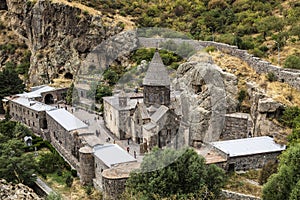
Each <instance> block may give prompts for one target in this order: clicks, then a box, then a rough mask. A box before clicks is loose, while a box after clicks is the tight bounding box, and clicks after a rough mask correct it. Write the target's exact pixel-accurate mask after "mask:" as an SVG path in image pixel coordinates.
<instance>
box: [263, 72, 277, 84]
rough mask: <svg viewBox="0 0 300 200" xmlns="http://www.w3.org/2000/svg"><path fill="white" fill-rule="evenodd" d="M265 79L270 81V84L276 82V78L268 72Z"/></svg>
mask: <svg viewBox="0 0 300 200" xmlns="http://www.w3.org/2000/svg"><path fill="white" fill-rule="evenodd" d="M266 78H267V79H268V81H270V82H274V81H277V76H276V75H275V74H274V73H273V72H269V73H268V74H267V75H266Z"/></svg>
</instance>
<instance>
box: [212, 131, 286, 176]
mask: <svg viewBox="0 0 300 200" xmlns="http://www.w3.org/2000/svg"><path fill="white" fill-rule="evenodd" d="M210 145H211V146H212V147H213V149H214V150H215V151H217V152H219V154H221V155H222V156H223V157H224V158H226V164H225V165H224V166H225V168H226V169H227V170H228V171H235V170H249V169H257V168H262V167H263V166H264V165H265V164H266V163H267V162H269V161H274V160H277V156H278V155H279V154H280V153H281V152H282V151H283V150H285V148H286V146H285V145H281V144H277V143H275V141H274V139H273V138H271V137H268V136H262V137H253V138H244V139H237V140H225V141H217V142H212V143H210Z"/></svg>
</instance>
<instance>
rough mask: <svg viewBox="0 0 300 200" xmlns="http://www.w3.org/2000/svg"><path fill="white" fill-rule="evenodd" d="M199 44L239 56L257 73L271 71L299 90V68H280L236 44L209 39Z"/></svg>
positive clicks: (279, 78)
mask: <svg viewBox="0 0 300 200" xmlns="http://www.w3.org/2000/svg"><path fill="white" fill-rule="evenodd" d="M199 45H201V46H204V47H207V46H214V47H216V48H217V49H218V50H220V51H221V52H223V53H227V54H229V55H232V56H235V57H238V58H240V59H241V60H243V61H245V62H246V63H247V64H248V65H249V66H250V67H252V68H253V69H254V70H255V71H256V72H257V73H258V74H267V73H273V74H274V75H275V76H276V77H277V79H278V81H281V82H286V83H287V84H289V85H291V86H292V87H295V88H297V89H298V90H300V70H296V69H287V68H281V67H278V66H275V65H272V64H271V63H269V62H267V61H264V60H262V59H260V58H258V57H255V56H253V55H252V54H249V53H248V52H247V51H246V50H241V49H238V48H237V47H236V46H231V45H228V44H223V43H217V42H211V41H199Z"/></svg>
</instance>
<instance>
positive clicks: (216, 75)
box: [173, 53, 237, 145]
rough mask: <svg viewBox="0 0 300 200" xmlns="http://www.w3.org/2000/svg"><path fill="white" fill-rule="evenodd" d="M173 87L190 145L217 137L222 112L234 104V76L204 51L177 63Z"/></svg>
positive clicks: (220, 125) (230, 108)
mask: <svg viewBox="0 0 300 200" xmlns="http://www.w3.org/2000/svg"><path fill="white" fill-rule="evenodd" d="M173 83H174V84H175V89H176V90H179V91H182V93H181V97H180V101H181V107H182V116H183V118H182V121H183V122H184V124H187V126H188V127H189V131H190V136H189V137H190V143H191V144H190V145H197V144H200V143H201V142H202V141H205V142H209V141H214V140H217V139H219V136H220V134H221V131H222V128H223V124H224V120H225V114H226V113H227V112H235V111H236V107H237V100H236V94H237V78H236V77H235V76H234V75H232V74H230V73H226V72H223V71H222V70H221V68H219V67H218V66H217V65H215V64H214V63H213V61H212V58H211V57H210V56H209V55H208V54H201V53H198V54H195V55H194V56H192V57H191V58H189V60H188V61H187V62H186V63H184V64H181V65H180V66H179V68H178V70H177V78H176V79H175V80H174V82H173Z"/></svg>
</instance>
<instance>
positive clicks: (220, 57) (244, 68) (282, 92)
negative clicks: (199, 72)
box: [210, 51, 300, 106]
mask: <svg viewBox="0 0 300 200" xmlns="http://www.w3.org/2000/svg"><path fill="white" fill-rule="evenodd" d="M210 55H211V56H212V58H213V60H214V62H215V64H217V65H218V66H219V67H221V68H222V69H225V70H226V71H227V72H229V73H232V74H234V75H236V76H237V77H238V88H239V90H240V89H245V88H246V82H250V81H252V82H255V83H257V85H258V86H259V87H260V88H261V89H262V90H263V91H264V90H265V91H266V93H267V95H268V96H269V97H272V98H273V99H274V100H276V101H278V102H280V103H282V104H284V105H289V106H292V105H294V106H296V105H297V106H300V91H298V90H296V89H295V88H292V87H291V86H289V85H288V84H287V83H282V82H278V81H274V82H269V81H268V80H267V78H266V75H265V74H262V75H260V74H257V73H256V72H255V71H254V70H253V69H252V68H251V67H250V66H249V65H248V64H247V63H245V62H244V61H242V60H241V59H239V58H236V57H234V56H230V55H228V54H224V53H221V52H219V51H214V52H211V53H210ZM249 106H250V105H249Z"/></svg>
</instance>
